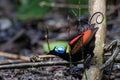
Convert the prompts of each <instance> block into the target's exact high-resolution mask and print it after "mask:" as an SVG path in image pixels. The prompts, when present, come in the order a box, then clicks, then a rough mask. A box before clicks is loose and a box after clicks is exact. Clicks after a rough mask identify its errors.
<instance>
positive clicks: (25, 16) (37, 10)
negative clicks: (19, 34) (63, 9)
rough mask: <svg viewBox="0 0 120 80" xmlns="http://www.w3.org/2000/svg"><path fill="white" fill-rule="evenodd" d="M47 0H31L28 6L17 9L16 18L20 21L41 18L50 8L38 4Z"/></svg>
mask: <svg viewBox="0 0 120 80" xmlns="http://www.w3.org/2000/svg"><path fill="white" fill-rule="evenodd" d="M42 1H46V2H49V0H31V2H29V4H28V5H21V6H20V7H19V9H18V18H19V19H20V20H31V19H39V18H42V17H43V16H44V15H45V14H46V13H47V12H48V11H49V10H50V7H47V6H40V5H39V4H40V2H42Z"/></svg>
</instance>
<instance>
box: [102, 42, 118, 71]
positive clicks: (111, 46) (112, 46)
mask: <svg viewBox="0 0 120 80" xmlns="http://www.w3.org/2000/svg"><path fill="white" fill-rule="evenodd" d="M104 50H105V52H108V51H112V56H111V57H110V58H109V59H108V60H107V61H106V62H105V63H104V64H103V65H102V66H101V67H100V70H103V69H104V68H105V67H107V66H108V65H110V64H111V63H112V62H113V61H114V59H115V58H116V57H117V55H118V53H119V52H120V40H114V41H112V42H111V43H110V44H109V45H108V46H106V47H105V49H104Z"/></svg>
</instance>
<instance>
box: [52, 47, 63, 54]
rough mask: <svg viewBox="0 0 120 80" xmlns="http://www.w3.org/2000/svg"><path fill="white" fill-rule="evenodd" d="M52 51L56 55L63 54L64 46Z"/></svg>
mask: <svg viewBox="0 0 120 80" xmlns="http://www.w3.org/2000/svg"><path fill="white" fill-rule="evenodd" d="M54 50H55V52H57V53H58V54H63V53H64V52H65V47H64V46H56V47H55V49H54Z"/></svg>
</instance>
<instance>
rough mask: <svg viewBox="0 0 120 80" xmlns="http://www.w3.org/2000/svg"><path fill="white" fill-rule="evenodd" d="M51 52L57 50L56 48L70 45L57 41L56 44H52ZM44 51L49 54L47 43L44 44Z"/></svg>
mask: <svg viewBox="0 0 120 80" xmlns="http://www.w3.org/2000/svg"><path fill="white" fill-rule="evenodd" d="M49 45H50V50H53V49H54V48H55V46H64V47H66V46H67V45H68V42H67V41H56V42H50V43H49ZM43 49H44V51H45V52H46V53H49V49H48V44H47V43H45V44H43Z"/></svg>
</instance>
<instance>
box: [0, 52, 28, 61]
mask: <svg viewBox="0 0 120 80" xmlns="http://www.w3.org/2000/svg"><path fill="white" fill-rule="evenodd" d="M0 56H3V57H7V58H11V59H20V60H24V61H29V57H26V56H22V55H17V54H11V53H7V52H0Z"/></svg>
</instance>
